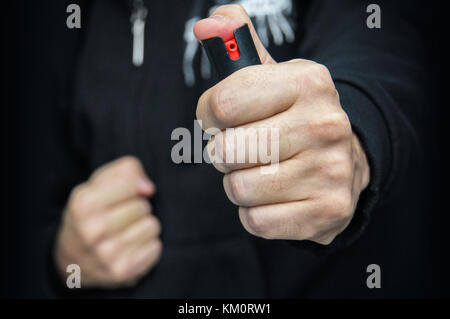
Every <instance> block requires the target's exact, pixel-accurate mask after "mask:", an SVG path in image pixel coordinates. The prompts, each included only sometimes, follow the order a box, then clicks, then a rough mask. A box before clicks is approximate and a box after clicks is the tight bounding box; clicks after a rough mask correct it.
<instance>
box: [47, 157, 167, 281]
mask: <svg viewBox="0 0 450 319" xmlns="http://www.w3.org/2000/svg"><path fill="white" fill-rule="evenodd" d="M154 192H155V186H154V184H153V183H152V182H151V181H150V180H149V179H148V177H147V176H146V175H145V172H144V169H143V167H142V165H141V164H140V162H139V161H138V160H137V159H136V158H133V157H123V158H121V159H118V160H116V161H114V162H111V163H108V164H106V165H105V166H102V167H100V168H99V169H98V170H97V171H95V172H94V173H93V174H92V176H91V177H90V178H89V180H88V181H87V182H85V183H83V184H80V185H78V186H77V187H75V188H74V190H73V191H72V194H71V196H70V198H69V201H68V204H67V207H66V209H65V212H64V220H63V223H62V225H61V227H60V230H59V234H58V238H57V242H56V246H55V250H54V257H55V262H56V265H57V268H58V270H59V271H60V273H61V275H62V276H67V273H66V267H67V265H69V264H78V265H79V266H80V268H81V284H82V287H106V288H108V287H109V288H115V287H120V286H130V285H133V284H134V283H136V281H137V280H138V279H139V278H140V277H142V276H143V275H145V274H146V273H147V272H148V271H149V270H150V269H151V268H152V267H153V266H154V265H155V264H156V263H157V261H158V259H159V257H160V255H161V251H162V243H161V240H160V239H159V234H160V230H161V226H160V223H159V221H158V220H157V219H156V217H155V216H153V215H152V214H151V206H150V204H149V202H148V200H147V197H149V196H151V195H153V194H154Z"/></svg>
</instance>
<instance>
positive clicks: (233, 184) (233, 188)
mask: <svg viewBox="0 0 450 319" xmlns="http://www.w3.org/2000/svg"><path fill="white" fill-rule="evenodd" d="M228 183H229V190H230V192H231V194H230V195H231V197H232V198H233V200H234V202H235V204H237V205H239V204H242V203H244V202H245V199H246V195H245V187H244V182H243V178H242V176H241V174H240V173H239V171H236V172H231V173H230V174H228Z"/></svg>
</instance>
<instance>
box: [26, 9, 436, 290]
mask: <svg viewBox="0 0 450 319" xmlns="http://www.w3.org/2000/svg"><path fill="white" fill-rule="evenodd" d="M145 3H146V5H147V7H148V10H149V13H148V19H147V22H148V23H147V25H146V41H145V59H144V64H143V66H141V67H139V68H136V67H134V66H133V65H132V64H131V33H130V22H129V16H130V10H129V6H128V5H127V4H126V1H119V0H117V1H93V3H92V4H91V5H90V6H89V10H88V11H89V13H88V14H86V16H84V13H85V11H86V10H84V11H83V27H82V29H81V30H76V31H73V30H71V31H69V30H64V31H63V32H61V31H55V30H57V28H48V29H45V30H44V35H45V38H46V39H47V40H48V44H49V47H50V48H51V49H47V48H44V47H42V46H40V47H34V50H37V51H41V54H40V55H38V56H39V57H42V56H46V54H47V53H49V52H51V55H50V56H47V57H46V60H45V61H37V60H36V61H30V68H32V69H33V70H35V73H34V75H35V78H33V79H30V82H33V81H38V82H39V81H42V82H43V83H45V84H42V83H41V84H40V86H38V87H39V88H40V89H39V90H34V91H31V92H29V96H27V97H26V104H28V105H30V108H31V105H33V106H34V107H36V108H37V109H38V110H39V111H36V110H34V111H33V110H31V111H29V112H31V113H29V114H31V115H28V116H29V118H28V120H27V122H26V123H27V124H26V126H27V128H26V129H25V132H33V133H32V134H26V133H23V134H22V140H21V142H22V143H23V147H22V148H23V150H22V153H21V155H22V156H23V162H22V163H19V165H21V166H22V167H24V168H26V170H25V171H24V172H22V173H21V175H20V178H21V179H20V180H21V181H22V185H23V184H27V185H26V186H25V190H24V189H21V192H25V193H26V194H27V198H28V199H27V202H24V203H21V204H20V205H19V206H20V207H19V211H22V212H26V213H25V214H26V215H25V216H28V217H30V219H29V220H30V222H32V223H34V226H35V228H33V229H32V231H31V232H30V233H29V234H28V238H29V239H27V240H26V244H25V243H23V246H24V247H25V246H27V249H30V248H29V246H28V244H30V241H31V242H32V243H31V245H32V247H34V248H35V249H34V252H33V256H34V259H33V260H35V262H36V263H37V264H38V265H39V267H37V269H38V270H37V272H36V273H35V277H33V278H34V279H30V282H36V283H37V285H36V287H34V292H33V293H31V294H32V295H38V296H51V297H59V296H70V295H71V293H70V292H69V294H67V293H68V292H67V291H64V290H65V289H64V287H63V286H62V285H60V284H59V283H60V279H59V278H58V277H57V275H56V274H55V270H54V266H53V260H52V258H51V249H52V247H53V241H54V236H55V234H56V231H57V228H58V225H59V222H60V218H61V214H62V210H63V207H64V203H65V202H66V200H67V197H68V195H69V193H70V190H71V189H72V188H73V187H74V186H75V185H77V184H78V183H80V182H81V181H83V180H85V179H86V178H87V177H88V176H89V174H90V173H92V172H93V171H94V170H95V169H96V168H98V167H99V166H100V165H102V164H104V163H107V162H109V161H111V160H113V159H116V158H117V157H120V156H123V155H135V156H137V157H138V158H139V159H140V160H141V161H142V162H143V164H144V166H145V169H146V171H147V173H148V175H149V176H150V177H151V178H152V180H154V181H155V183H156V185H157V188H158V192H157V194H156V196H155V197H154V198H152V199H151V202H152V206H153V207H154V211H155V214H156V215H157V216H158V218H160V220H161V223H162V229H163V233H162V240H163V243H164V251H163V255H162V258H161V261H160V263H159V264H158V265H157V267H156V268H155V269H153V270H152V271H151V272H150V273H149V274H148V275H147V276H146V277H145V278H144V279H143V280H142V281H141V282H140V283H139V284H138V286H137V287H135V288H133V289H122V290H115V291H114V290H113V291H103V290H95V291H85V290H82V291H78V292H77V293H76V295H77V296H96V297H139V298H145V297H150V298H153V297H154V298H164V297H181V298H185V297H209V298H210V297H234V298H239V297H274V298H285V297H291V298H292V297H294V298H295V297H403V296H414V297H418V296H422V295H426V291H427V289H429V288H430V285H431V283H430V276H423V275H422V274H423V273H427V272H431V271H430V268H429V267H430V265H429V264H427V263H426V260H427V258H428V257H427V256H428V255H427V253H428V252H429V251H430V246H431V242H430V240H431V239H430V237H429V236H428V234H429V232H430V231H431V230H430V216H429V215H427V214H428V213H427V207H424V205H423V203H424V201H423V196H426V194H424V193H423V192H422V190H421V189H420V187H419V186H420V185H418V181H422V179H421V178H422V176H419V173H420V172H424V171H425V169H424V163H423V162H422V161H420V156H419V155H420V154H421V150H420V142H421V140H422V135H421V134H422V130H423V127H422V121H421V120H423V119H424V116H426V114H427V113H426V112H427V111H429V110H427V100H426V97H427V94H428V92H429V91H428V87H429V85H430V84H431V83H430V81H431V80H430V79H428V78H426V75H427V65H426V56H425V52H424V49H423V48H424V41H423V40H424V37H425V34H424V26H423V21H421V20H420V19H419V20H416V19H412V17H411V16H410V15H408V12H404V10H403V9H404V8H406V7H408V8H409V6H414V8H415V10H417V11H421V12H426V9H425V8H423V7H424V5H423V4H421V5H419V4H416V2H410V1H408V2H401V4H399V3H398V2H396V4H391V3H390V2H387V1H386V2H384V1H379V4H380V5H381V7H382V8H383V11H382V19H383V20H382V23H383V24H382V29H380V30H369V29H367V27H366V25H365V19H366V17H367V14H366V12H365V8H366V6H367V4H366V3H364V2H361V1H356V0H355V1H351V0H347V1H298V2H296V6H295V8H296V12H295V16H296V21H297V30H296V35H297V37H296V41H295V42H294V43H291V44H285V45H283V46H282V47H278V46H275V45H273V44H271V45H270V47H269V51H270V52H271V53H272V55H273V56H274V58H275V59H276V60H278V61H283V60H287V59H290V58H296V57H301V58H307V59H312V60H315V61H317V62H320V63H323V64H325V65H326V66H327V67H328V68H329V69H330V72H331V74H332V76H333V78H334V80H335V82H336V87H337V90H338V92H339V94H340V98H341V102H342V106H343V108H344V110H345V111H346V112H347V114H348V116H349V118H350V121H351V123H352V126H353V128H354V130H355V132H356V133H357V134H358V135H359V137H360V138H361V141H362V144H363V146H364V148H365V151H366V153H367V155H368V158H369V161H370V166H371V183H370V185H369V188H368V189H367V190H366V191H365V192H364V193H363V194H362V195H361V200H360V202H359V204H358V209H357V212H356V214H355V218H354V220H353V221H352V223H351V225H350V226H349V227H348V229H346V230H345V231H344V232H343V233H342V234H341V235H340V236H339V237H338V238H337V240H336V241H335V242H334V243H333V244H332V245H330V246H329V247H319V245H314V244H311V243H307V242H305V243H291V242H285V241H276V240H274V241H267V240H263V239H259V238H256V237H253V236H251V235H249V234H248V233H246V232H245V230H244V229H243V227H242V226H241V224H240V222H239V218H238V215H237V208H236V207H235V206H234V205H233V204H231V203H230V202H229V201H228V199H227V198H226V195H225V193H224V191H223V188H222V175H221V174H220V173H219V172H217V171H216V170H215V169H214V168H213V167H212V166H211V165H208V164H205V163H203V164H174V163H173V162H172V160H171V158H170V154H171V148H172V146H173V145H174V144H175V142H176V141H171V140H170V136H171V133H172V131H173V130H174V129H175V128H177V127H186V128H189V129H190V130H191V132H192V133H193V125H194V123H193V121H194V119H195V107H196V101H197V99H198V97H199V96H200V94H201V93H202V92H203V91H204V90H205V89H206V88H207V87H209V86H210V85H211V82H209V81H203V80H200V71H199V64H200V61H199V58H200V55H199V54H197V57H196V59H195V60H194V69H195V70H196V76H197V83H196V85H195V86H194V87H192V88H190V87H188V86H186V85H185V83H184V77H183V73H182V59H183V50H184V42H183V32H184V23H185V21H186V20H188V19H189V18H190V17H189V12H191V7H192V5H193V3H191V2H190V1H175V0H167V1H146V2H145ZM417 3H418V2H417ZM64 5H65V4H64V3H62V4H60V5H59V6H58V7H60V8H63V7H64ZM83 8H84V7H83ZM86 8H87V6H86ZM415 10H414V12H416V11H415ZM204 14H206V9H205V12H204ZM55 15H56V14H55ZM59 19H61V18H59ZM61 22H62V21H61ZM62 23H63V22H62ZM41 34H42V33H41ZM47 68H48V69H47ZM424 114H425V115H424ZM192 135H193V134H192ZM30 158H33V159H34V160H35V161H34V162H33V163H34V164H33V165H31V164H30V162H29V161H28V159H30ZM418 194H421V196H422V198H420V196H419V195H418ZM30 211H32V213H31V212H30ZM33 241H34V242H33ZM315 250H320V251H322V252H323V253H321V254H316V253H314V251H315ZM371 263H377V264H380V265H381V266H382V269H385V273H386V277H383V278H386V279H385V280H383V283H384V282H386V283H387V284H386V286H383V289H379V290H374V291H372V290H369V289H367V287H366V286H365V280H366V275H367V274H366V272H365V269H366V267H367V265H368V264H371ZM405 268H407V269H408V271H407V272H402V270H404V269H405ZM411 277H414V278H416V281H415V284H414V285H408V284H407V282H408V278H411ZM36 278H37V280H36ZM25 281H26V280H25V279H24V282H25ZM406 287H407V288H406Z"/></svg>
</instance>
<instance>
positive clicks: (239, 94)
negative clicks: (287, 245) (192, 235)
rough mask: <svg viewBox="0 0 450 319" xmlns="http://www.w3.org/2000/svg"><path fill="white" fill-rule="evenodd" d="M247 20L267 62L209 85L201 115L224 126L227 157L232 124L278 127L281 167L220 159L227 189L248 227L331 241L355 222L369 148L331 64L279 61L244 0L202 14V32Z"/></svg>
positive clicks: (226, 31) (221, 140)
mask: <svg viewBox="0 0 450 319" xmlns="http://www.w3.org/2000/svg"><path fill="white" fill-rule="evenodd" d="M244 23H247V24H249V27H250V30H251V33H252V36H253V40H254V42H255V45H256V48H257V50H258V53H259V56H260V58H261V61H262V65H256V66H250V67H247V68H244V69H241V70H239V71H237V72H235V73H234V74H232V75H230V76H229V77H228V78H226V79H224V80H223V81H221V82H219V83H218V84H217V85H215V86H214V87H212V88H210V89H209V90H207V91H206V92H205V93H204V94H203V95H202V96H201V97H200V99H199V102H198V106H197V118H198V119H199V120H202V122H203V123H202V126H203V129H205V130H206V129H208V128H213V127H214V128H219V129H221V130H222V131H221V132H220V133H218V134H216V135H215V136H214V143H216V144H215V145H216V147H217V145H219V148H220V149H219V150H218V152H219V153H221V154H222V157H223V158H225V159H226V158H227V153H229V154H235V151H236V150H235V149H233V148H235V147H236V144H235V143H232V141H229V140H227V134H226V131H225V129H226V128H244V129H248V128H254V129H255V130H256V131H257V130H258V129H260V128H276V129H278V132H279V141H278V143H279V144H278V147H279V167H278V170H277V171H276V172H275V173H273V174H262V173H261V170H260V167H259V166H261V165H262V163H261V162H259V163H258V161H256V163H255V162H250V161H245V162H244V163H235V162H233V161H226V162H224V163H220V162H216V163H214V166H215V167H216V168H217V169H218V170H219V171H221V172H223V173H225V176H224V179H223V184H224V187H225V191H226V194H227V196H228V197H229V199H230V200H231V201H232V202H233V203H235V204H236V205H238V206H239V217H240V219H241V222H242V224H243V226H244V227H245V229H247V231H249V232H250V233H252V234H254V235H256V236H260V237H263V238H268V239H292V240H311V241H315V242H317V243H321V244H329V243H331V242H332V241H333V240H334V238H335V237H336V236H337V235H338V234H339V233H340V232H342V231H343V230H344V229H345V227H346V226H347V225H348V224H349V222H350V220H351V219H352V216H353V213H354V211H355V207H356V204H357V202H358V197H359V194H360V193H361V191H362V190H364V188H365V187H367V185H368V183H369V178H370V177H369V175H370V174H369V165H368V163H367V159H366V155H365V153H364V151H363V149H362V147H361V145H360V143H359V141H358V138H357V136H356V135H355V134H354V133H353V132H352V129H351V125H350V122H349V120H348V118H347V115H346V113H345V112H344V111H343V109H342V107H341V105H340V102H339V95H338V93H337V91H336V88H335V86H334V83H333V80H332V78H331V76H330V73H329V72H328V69H327V68H326V67H324V66H323V65H320V64H317V63H315V62H312V61H307V60H292V61H289V62H284V63H278V64H277V63H276V62H275V61H274V60H273V59H272V57H271V56H270V54H269V53H268V52H267V51H266V50H265V48H264V47H263V45H262V44H261V41H260V40H259V39H258V37H257V35H256V32H255V30H254V28H253V26H252V24H251V21H250V19H249V17H248V16H247V14H246V13H245V10H244V9H243V8H242V7H240V6H237V5H228V6H222V7H219V8H218V9H217V10H216V11H215V12H214V13H213V14H212V18H211V17H210V18H208V19H204V20H201V21H199V22H197V24H196V25H195V27H194V32H195V35H196V37H197V38H198V39H199V40H203V39H207V38H211V37H213V36H217V35H219V36H221V37H222V38H224V40H228V39H229V38H230V37H231V35H232V31H233V30H234V29H236V28H238V27H240V26H242V25H243V24H244ZM232 138H234V137H232ZM270 142H271V141H270V140H269V141H268V143H270ZM272 142H273V141H272ZM210 143H211V141H210ZM247 144H248V141H247ZM208 149H213V148H208ZM247 150H248V148H247ZM211 157H213V156H211ZM245 158H246V159H248V158H249V155H248V154H246V156H245Z"/></svg>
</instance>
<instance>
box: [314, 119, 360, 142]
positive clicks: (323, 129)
mask: <svg viewBox="0 0 450 319" xmlns="http://www.w3.org/2000/svg"><path fill="white" fill-rule="evenodd" d="M308 131H309V133H310V134H311V135H312V136H314V137H315V138H316V139H317V140H319V141H323V142H333V141H336V140H342V139H345V138H349V136H350V135H351V132H352V130H351V126H350V122H349V120H348V117H347V115H346V114H345V113H344V112H333V113H329V114H327V115H325V116H321V117H318V118H316V119H314V120H311V121H309V123H308Z"/></svg>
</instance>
